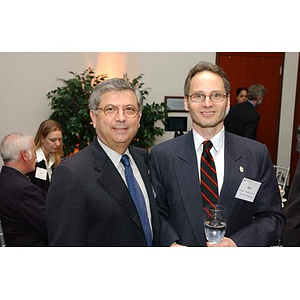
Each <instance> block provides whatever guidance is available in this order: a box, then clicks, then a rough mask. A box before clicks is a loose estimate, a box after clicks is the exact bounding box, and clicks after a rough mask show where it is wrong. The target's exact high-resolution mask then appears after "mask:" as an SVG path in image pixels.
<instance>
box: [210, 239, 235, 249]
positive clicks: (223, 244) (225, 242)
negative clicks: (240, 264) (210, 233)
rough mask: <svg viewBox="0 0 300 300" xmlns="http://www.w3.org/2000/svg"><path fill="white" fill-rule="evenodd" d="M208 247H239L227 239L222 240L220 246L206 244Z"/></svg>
mask: <svg viewBox="0 0 300 300" xmlns="http://www.w3.org/2000/svg"><path fill="white" fill-rule="evenodd" d="M206 246H207V247H237V245H236V243H235V242H234V241H233V240H232V239H230V238H227V237H224V239H223V240H222V242H220V243H219V244H214V245H213V244H211V243H209V242H207V243H206Z"/></svg>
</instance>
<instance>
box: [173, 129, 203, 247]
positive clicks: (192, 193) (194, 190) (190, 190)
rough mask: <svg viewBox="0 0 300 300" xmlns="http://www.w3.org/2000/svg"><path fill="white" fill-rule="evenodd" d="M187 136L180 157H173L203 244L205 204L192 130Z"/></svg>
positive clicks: (192, 223) (188, 211)
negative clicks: (203, 202)
mask: <svg viewBox="0 0 300 300" xmlns="http://www.w3.org/2000/svg"><path fill="white" fill-rule="evenodd" d="M185 138H186V142H182V145H185V146H184V147H182V149H181V152H180V154H179V155H178V157H177V156H176V157H174V158H173V159H174V170H175V173H176V178H177V183H178V185H179V190H180V193H181V198H182V199H183V203H184V207H185V210H186V214H187V216H188V219H189V221H190V226H191V228H192V230H193V233H194V236H195V237H196V239H197V240H198V242H199V244H202V243H203V241H202V240H200V237H201V236H202V235H201V234H199V232H202V231H203V221H204V219H203V218H204V217H203V204H202V198H201V191H200V182H199V171H198V167H197V165H198V163H197V156H196V153H195V146H194V139H193V135H192V132H189V133H188V134H186V135H185ZM194 166H196V167H194Z"/></svg>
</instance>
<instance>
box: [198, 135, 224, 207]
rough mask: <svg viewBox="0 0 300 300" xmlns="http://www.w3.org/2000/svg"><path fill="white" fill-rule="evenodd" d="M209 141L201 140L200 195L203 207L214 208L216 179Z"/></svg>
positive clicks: (216, 198) (216, 200) (216, 191)
mask: <svg viewBox="0 0 300 300" xmlns="http://www.w3.org/2000/svg"><path fill="white" fill-rule="evenodd" d="M211 148H212V142H211V141H205V142H203V152H202V155H201V166H200V170H201V195H202V199H203V208H204V210H207V208H215V206H216V204H217V202H218V199H219V196H218V181H217V172H216V167H215V163H214V159H213V157H212V156H211V153H210V149H211Z"/></svg>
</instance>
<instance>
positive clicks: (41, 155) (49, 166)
mask: <svg viewBox="0 0 300 300" xmlns="http://www.w3.org/2000/svg"><path fill="white" fill-rule="evenodd" d="M35 153H36V162H38V163H39V162H41V161H42V160H44V161H45V164H46V168H47V173H48V176H49V181H51V177H52V166H53V165H54V163H55V158H54V156H53V155H51V154H49V162H47V159H46V157H45V154H44V152H43V150H42V149H41V148H38V149H36V151H35ZM45 175H46V174H45Z"/></svg>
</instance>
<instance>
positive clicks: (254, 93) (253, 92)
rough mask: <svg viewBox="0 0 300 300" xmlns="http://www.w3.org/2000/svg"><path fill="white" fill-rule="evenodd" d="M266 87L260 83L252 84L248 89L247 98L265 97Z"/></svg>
mask: <svg viewBox="0 0 300 300" xmlns="http://www.w3.org/2000/svg"><path fill="white" fill-rule="evenodd" d="M266 93H267V89H266V88H265V87H264V86H263V85H261V84H253V85H251V86H250V87H249V89H248V100H257V98H258V97H259V96H261V97H262V98H264V97H265V95H266Z"/></svg>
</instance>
